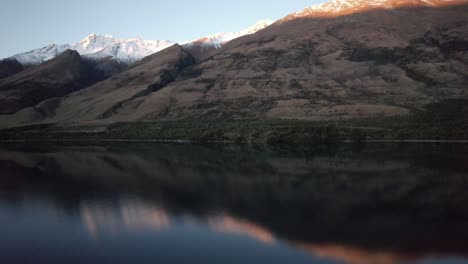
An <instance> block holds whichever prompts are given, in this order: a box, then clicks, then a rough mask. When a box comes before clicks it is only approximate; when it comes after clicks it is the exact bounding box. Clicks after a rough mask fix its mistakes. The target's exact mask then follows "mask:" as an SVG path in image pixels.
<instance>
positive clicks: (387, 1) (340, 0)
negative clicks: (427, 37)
mask: <svg viewBox="0 0 468 264" xmlns="http://www.w3.org/2000/svg"><path fill="white" fill-rule="evenodd" d="M456 2H466V0H375V1H373V0H332V1H330V2H326V3H323V4H319V5H314V6H311V7H308V8H306V9H304V10H303V11H300V12H297V13H293V14H291V15H290V16H288V17H287V18H294V17H302V16H313V15H316V16H334V15H340V14H349V13H354V12H359V11H365V10H371V9H391V8H397V7H403V6H443V5H447V4H452V3H456Z"/></svg>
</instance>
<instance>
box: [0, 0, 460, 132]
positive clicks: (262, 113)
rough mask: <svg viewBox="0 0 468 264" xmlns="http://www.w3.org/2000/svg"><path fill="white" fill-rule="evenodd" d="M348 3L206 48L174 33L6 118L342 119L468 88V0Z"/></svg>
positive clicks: (402, 108) (405, 109)
mask: <svg viewBox="0 0 468 264" xmlns="http://www.w3.org/2000/svg"><path fill="white" fill-rule="evenodd" d="M348 2H351V1H348ZM348 2H346V3H348ZM346 3H345V2H344V1H338V0H337V1H332V2H331V3H329V4H325V5H322V6H319V7H320V8H319V7H312V8H307V9H306V10H304V11H302V12H298V13H295V14H291V15H289V16H287V17H285V18H284V19H281V20H279V21H277V22H275V23H274V24H273V25H271V26H269V27H267V28H266V29H264V30H261V31H259V32H257V33H255V34H251V35H247V36H243V37H241V38H238V39H235V40H232V41H230V42H228V43H227V44H225V45H224V46H223V47H221V48H220V49H217V50H215V51H214V52H213V53H211V54H210V56H209V57H207V58H204V59H203V60H197V58H194V56H192V55H191V54H190V53H189V52H188V51H186V50H184V48H183V47H181V46H178V45H174V46H172V47H170V48H168V49H165V50H163V51H161V52H159V53H157V54H154V55H152V56H149V57H147V58H145V59H144V60H142V61H141V62H139V63H137V64H136V65H134V66H133V67H131V68H129V69H128V70H126V71H124V72H122V73H120V74H118V75H116V76H114V77H112V78H110V79H108V80H106V81H104V82H101V83H98V84H96V85H94V86H91V87H89V88H87V89H85V90H82V91H79V92H75V93H72V94H70V95H69V96H67V97H65V98H62V99H60V100H58V101H54V102H53V103H50V102H47V101H46V102H44V103H42V104H41V107H46V108H47V111H42V112H41V111H39V112H38V111H37V109H35V108H29V109H24V110H22V111H21V112H20V113H19V114H17V115H15V116H9V117H3V118H4V119H5V120H9V121H10V122H13V123H15V124H20V123H21V124H29V123H37V122H48V123H50V122H52V123H53V122H56V123H62V124H67V123H68V124H76V123H80V124H84V123H105V124H107V123H113V122H120V121H149V120H180V119H192V120H219V119H269V118H281V119H303V120H333V119H335V120H336V119H348V118H356V117H378V116H395V115H405V114H408V113H409V112H411V111H412V110H414V109H420V108H423V107H424V106H425V105H426V104H428V103H431V102H436V101H438V100H441V99H446V98H467V97H468V90H467V87H468V17H467V16H466V14H467V13H468V4H467V1H436V0H434V1H416V0H415V1H413V0H404V1H384V0H382V1H379V4H378V5H377V4H375V3H376V2H375V1H355V2H352V3H353V4H351V5H350V6H347V5H346ZM330 6H331V7H330ZM317 10H319V11H317ZM324 14H326V15H324ZM44 113H47V114H44ZM5 122H6V121H5ZM5 122H3V123H5Z"/></svg>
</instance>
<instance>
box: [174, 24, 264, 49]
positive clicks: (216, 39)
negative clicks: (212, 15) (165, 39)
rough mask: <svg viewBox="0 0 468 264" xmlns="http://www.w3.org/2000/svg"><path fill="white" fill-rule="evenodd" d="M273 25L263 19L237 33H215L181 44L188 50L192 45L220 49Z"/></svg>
mask: <svg viewBox="0 0 468 264" xmlns="http://www.w3.org/2000/svg"><path fill="white" fill-rule="evenodd" d="M272 23H273V21H271V20H269V19H264V20H260V21H258V22H257V23H255V24H253V25H252V26H250V27H248V28H246V29H244V30H241V31H238V32H221V33H217V34H214V35H211V36H207V37H204V38H200V39H196V40H191V41H185V42H183V43H181V44H182V45H183V46H184V47H186V48H190V47H191V46H193V45H202V46H206V47H215V48H220V47H221V46H222V45H223V44H225V43H226V42H229V41H231V40H233V39H236V38H239V37H242V36H245V35H250V34H254V33H256V32H258V31H260V30H262V29H264V28H266V27H268V26H270V25H271V24H272Z"/></svg>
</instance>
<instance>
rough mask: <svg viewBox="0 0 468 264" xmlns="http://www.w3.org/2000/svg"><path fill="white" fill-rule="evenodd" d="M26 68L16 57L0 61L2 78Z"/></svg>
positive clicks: (0, 75) (0, 76) (0, 77)
mask: <svg viewBox="0 0 468 264" xmlns="http://www.w3.org/2000/svg"><path fill="white" fill-rule="evenodd" d="M22 70H24V67H23V65H21V63H19V62H18V61H17V60H15V59H4V60H1V61H0V79H3V78H6V77H10V76H12V75H15V74H17V73H18V72H20V71H22Z"/></svg>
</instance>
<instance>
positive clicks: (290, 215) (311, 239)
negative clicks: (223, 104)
mask: <svg viewBox="0 0 468 264" xmlns="http://www.w3.org/2000/svg"><path fill="white" fill-rule="evenodd" d="M0 171H1V176H0V263H175V264H177V263H207V264H210V263H216V264H218V263H223V264H224V263H255V264H259V263H269V264H270V263H273V264H274V263H288V264H293V263H317V264H321V263H343V264H374V263H382V264H390V263H392V264H393V263H425V264H429V263H431V264H433V263H447V264H448V263H468V145H467V144H448V143H447V144H416V143H413V144H409V143H405V144H402V143H401V144H398V143H391V144H388V143H387V144H383V143H369V144H367V145H353V144H339V145H328V146H309V147H287V146H284V147H260V146H243V145H234V144H231V145H230V144H226V145H224V144H206V145H203V144H163V143H135V142H134V143H110V142H107V143H101V144H96V145H93V146H91V145H78V144H39V143H3V144H1V146H0Z"/></svg>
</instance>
